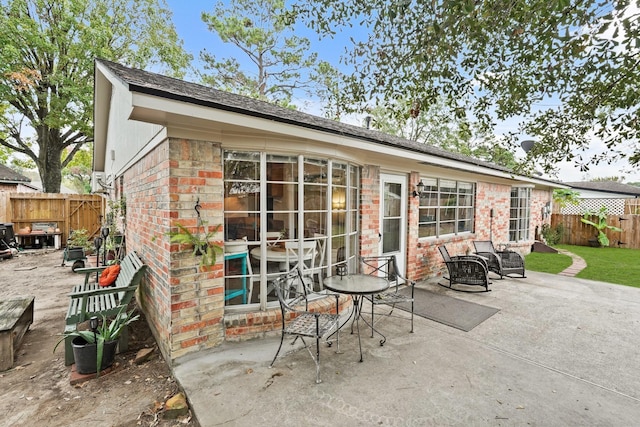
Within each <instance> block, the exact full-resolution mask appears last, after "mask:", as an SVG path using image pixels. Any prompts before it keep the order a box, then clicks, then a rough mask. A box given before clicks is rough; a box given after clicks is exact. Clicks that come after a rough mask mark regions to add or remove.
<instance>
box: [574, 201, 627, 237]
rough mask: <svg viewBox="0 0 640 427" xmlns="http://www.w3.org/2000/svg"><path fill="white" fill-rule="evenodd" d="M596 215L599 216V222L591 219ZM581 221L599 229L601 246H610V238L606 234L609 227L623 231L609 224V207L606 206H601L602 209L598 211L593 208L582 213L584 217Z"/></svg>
mask: <svg viewBox="0 0 640 427" xmlns="http://www.w3.org/2000/svg"><path fill="white" fill-rule="evenodd" d="M594 216H595V217H596V218H597V222H596V221H591V218H592V217H594ZM580 221H582V222H583V223H584V224H587V225H591V226H593V227H595V229H596V230H597V231H598V234H597V237H598V242H599V243H600V246H603V247H606V246H609V238H608V237H607V235H606V234H605V230H607V229H608V230H611V231H622V229H621V228H620V227H616V226H614V225H609V224H607V207H606V206H601V207H600V210H599V211H597V212H596V211H593V210H588V211H586V212H585V213H584V214H583V215H582V218H580Z"/></svg>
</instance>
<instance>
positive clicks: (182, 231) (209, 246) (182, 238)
mask: <svg viewBox="0 0 640 427" xmlns="http://www.w3.org/2000/svg"><path fill="white" fill-rule="evenodd" d="M198 222H199V225H198V227H197V228H198V231H197V232H196V233H192V232H191V231H189V229H188V228H187V227H185V226H184V225H182V224H179V223H176V227H178V231H170V232H169V233H167V235H168V236H169V238H170V241H171V243H178V244H180V245H187V246H192V247H193V252H192V254H193V256H194V257H196V256H202V258H201V259H200V266H204V265H214V264H215V263H216V258H217V254H219V253H222V246H220V245H218V244H217V243H215V241H214V240H213V238H214V237H215V235H216V233H218V232H219V231H220V229H221V228H222V225H220V224H218V225H217V226H215V228H214V229H213V231H208V232H203V233H201V232H200V229H203V230H204V231H206V230H207V222H206V221H198Z"/></svg>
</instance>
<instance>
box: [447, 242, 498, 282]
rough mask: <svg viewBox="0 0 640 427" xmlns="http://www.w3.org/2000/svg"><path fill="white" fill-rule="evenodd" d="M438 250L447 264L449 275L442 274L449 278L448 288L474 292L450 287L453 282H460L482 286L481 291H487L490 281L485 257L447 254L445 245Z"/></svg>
mask: <svg viewBox="0 0 640 427" xmlns="http://www.w3.org/2000/svg"><path fill="white" fill-rule="evenodd" d="M438 250H439V251H440V255H442V259H443V260H444V263H445V265H446V266H447V271H448V272H449V276H448V277H447V276H444V278H445V279H447V280H449V288H450V289H453V290H454V291H463V292H474V291H469V290H465V289H456V288H453V287H452V285H454V284H461V285H470V286H483V287H484V291H482V292H489V285H490V284H491V281H490V280H489V269H488V266H487V261H486V259H485V258H482V257H480V256H477V255H461V256H453V257H452V256H449V251H447V248H446V247H445V246H440V247H439V248H438ZM475 292H479V291H475Z"/></svg>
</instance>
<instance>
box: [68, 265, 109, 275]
mask: <svg viewBox="0 0 640 427" xmlns="http://www.w3.org/2000/svg"><path fill="white" fill-rule="evenodd" d="M107 267H108V265H103V266H101V267H83V268H76V269H75V271H74V272H75V273H78V274H91V273H96V272H100V271H102V270H104V269H105V268H107Z"/></svg>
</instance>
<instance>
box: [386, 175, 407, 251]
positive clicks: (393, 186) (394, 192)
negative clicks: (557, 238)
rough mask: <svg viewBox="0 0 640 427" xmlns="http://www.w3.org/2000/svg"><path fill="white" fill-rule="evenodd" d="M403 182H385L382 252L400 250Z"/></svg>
mask: <svg viewBox="0 0 640 427" xmlns="http://www.w3.org/2000/svg"><path fill="white" fill-rule="evenodd" d="M401 191H402V184H398V183H392V182H386V183H385V184H384V202H383V203H384V206H383V212H384V218H383V219H382V221H383V223H382V230H383V239H382V252H383V253H389V252H396V251H399V250H400V232H401V227H400V225H401V223H400V221H401V219H402V218H401V216H402V193H401Z"/></svg>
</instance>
